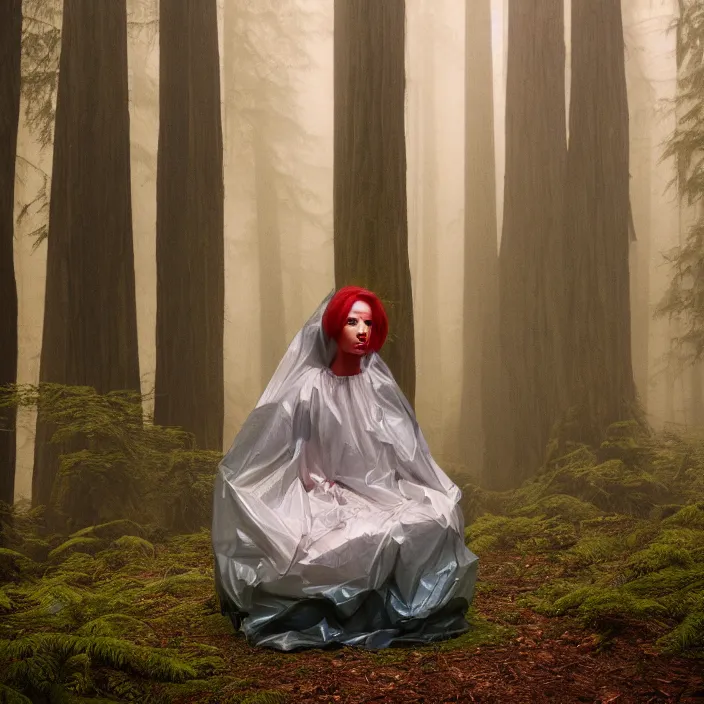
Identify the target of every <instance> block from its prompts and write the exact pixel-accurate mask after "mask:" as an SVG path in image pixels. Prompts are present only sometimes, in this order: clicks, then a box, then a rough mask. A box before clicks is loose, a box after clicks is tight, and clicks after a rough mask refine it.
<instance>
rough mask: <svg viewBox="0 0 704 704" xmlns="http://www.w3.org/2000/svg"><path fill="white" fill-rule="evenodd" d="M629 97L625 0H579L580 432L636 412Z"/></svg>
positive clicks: (574, 245)
mask: <svg viewBox="0 0 704 704" xmlns="http://www.w3.org/2000/svg"><path fill="white" fill-rule="evenodd" d="M628 132H629V130H628V103H627V98H626V75H625V66H624V43H623V27H622V23H621V3H620V0H599V2H594V0H573V2H572V90H571V99H570V144H569V154H568V165H567V183H568V218H569V219H568V227H567V234H568V238H569V239H568V242H567V247H566V253H567V264H568V266H567V269H566V274H567V277H568V280H569V282H570V288H569V291H570V293H571V297H570V320H571V321H572V336H571V345H570V367H569V371H570V377H569V380H570V391H571V406H572V407H574V408H577V409H579V415H578V417H577V418H576V419H575V421H576V422H575V430H576V432H577V437H578V439H581V440H583V441H585V442H589V443H598V442H600V441H601V439H602V438H603V433H604V431H605V429H606V427H607V426H608V425H609V424H611V423H614V422H616V421H620V420H626V419H629V418H633V417H634V414H635V412H636V391H635V384H634V381H633V368H632V361H631V336H630V333H631V320H630V317H631V316H630V301H629V271H628V249H629V175H628V168H629V163H628V159H629V145H628V139H629V137H628Z"/></svg>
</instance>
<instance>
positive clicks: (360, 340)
mask: <svg viewBox="0 0 704 704" xmlns="http://www.w3.org/2000/svg"><path fill="white" fill-rule="evenodd" d="M371 336H372V309H371V306H370V305H369V304H368V303H365V302H364V301H355V302H354V304H353V305H352V307H351V308H350V312H349V313H348V314H347V320H346V321H345V325H344V326H343V328H342V332H341V333H340V337H339V338H338V340H337V344H338V346H339V347H340V349H341V350H342V351H343V352H346V353H347V354H354V355H359V356H360V357H362V356H364V355H365V354H367V352H369V341H370V339H371Z"/></svg>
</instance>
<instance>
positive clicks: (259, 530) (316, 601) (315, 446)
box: [212, 294, 478, 650]
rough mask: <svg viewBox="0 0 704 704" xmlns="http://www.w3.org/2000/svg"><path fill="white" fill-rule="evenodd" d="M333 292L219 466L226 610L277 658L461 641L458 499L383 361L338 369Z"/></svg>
mask: <svg viewBox="0 0 704 704" xmlns="http://www.w3.org/2000/svg"><path fill="white" fill-rule="evenodd" d="M331 295H332V294H331ZM331 295H330V296H328V297H327V298H326V299H325V300H324V301H323V303H322V304H321V305H320V307H319V308H318V310H317V311H316V312H315V314H314V315H313V316H312V318H311V319H310V320H309V321H308V322H307V323H306V324H305V325H304V326H303V328H302V329H301V330H300V331H299V333H298V334H297V335H296V337H295V338H294V340H293V342H292V343H291V345H290V346H289V348H288V350H287V352H286V354H285V355H284V358H283V359H282V361H281V363H280V364H279V366H278V368H277V370H276V372H275V374H274V376H273V377H272V379H271V381H270V382H269V385H268V386H267V388H266V391H265V392H264V394H263V395H262V397H261V398H260V399H259V402H258V403H257V406H256V408H255V409H254V411H253V412H252V413H251V414H250V416H249V417H248V418H247V420H246V421H245V423H244V425H243V427H242V429H241V430H240V432H239V434H238V435H237V437H236V438H235V441H234V444H233V446H232V448H231V449H230V451H229V452H228V453H227V455H226V456H225V458H224V459H223V461H222V463H221V464H220V468H219V472H218V476H217V479H216V484H215V490H214V506H213V531H212V536H213V548H214V551H215V573H216V586H217V590H218V595H219V598H220V603H221V608H222V611H223V613H226V614H229V615H230V617H231V618H232V620H233V623H234V624H235V626H236V627H237V626H239V625H240V623H241V625H242V628H243V630H244V633H245V635H246V636H247V639H248V641H249V642H250V643H252V644H256V645H262V646H269V647H273V648H276V649H279V650H293V649H297V648H304V647H321V646H326V645H332V644H335V643H337V644H346V645H359V646H364V647H369V648H383V647H387V646H389V645H392V644H394V643H397V642H416V643H418V642H421V643H422V642H430V641H433V640H438V639H442V638H448V637H451V636H454V635H458V634H460V633H463V632H464V631H466V630H467V629H468V625H467V622H466V620H465V618H464V614H465V612H466V610H467V607H468V606H469V603H470V602H471V599H472V594H473V591H474V584H475V580H476V573H477V566H478V563H477V557H476V556H475V555H474V554H472V553H471V552H470V551H469V550H468V549H467V548H466V547H465V545H464V539H463V536H464V521H463V517H462V513H461V511H460V508H459V505H458V504H459V500H460V496H461V494H460V491H459V489H458V488H457V486H456V485H455V484H454V483H453V482H452V481H451V480H450V479H449V478H448V477H447V476H446V475H445V473H444V472H443V471H442V469H440V467H438V465H437V464H436V463H435V461H434V460H433V458H432V456H431V454H430V451H429V449H428V446H427V444H426V442H425V440H424V439H423V435H422V433H421V431H420V428H419V427H418V423H417V422H416V419H415V415H414V413H413V409H412V408H411V407H410V405H409V404H408V401H407V400H406V398H405V397H404V395H403V393H402V392H401V390H400V389H399V387H398V385H397V384H396V382H395V381H394V379H393V376H392V375H391V372H390V371H389V369H388V367H387V366H386V364H385V363H384V362H383V360H382V359H381V357H380V356H379V355H378V354H376V353H371V354H369V355H367V356H366V357H365V358H364V360H363V362H362V372H361V373H360V374H358V375H356V376H349V377H338V376H336V375H335V374H334V373H333V372H332V371H331V370H330V369H329V366H328V365H329V364H330V362H331V361H332V359H333V357H334V353H335V343H334V341H331V340H329V339H328V338H327V336H326V335H325V334H324V332H323V330H322V327H321V318H322V314H323V312H324V310H325V306H326V305H327V303H328V301H329V300H330V298H331Z"/></svg>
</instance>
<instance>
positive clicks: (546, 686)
mask: <svg viewBox="0 0 704 704" xmlns="http://www.w3.org/2000/svg"><path fill="white" fill-rule="evenodd" d="M622 425H623V424H622ZM629 429H630V426H628V425H626V426H624V427H616V426H614V429H613V430H612V431H611V434H610V436H609V437H610V438H611V439H609V440H608V441H607V442H605V443H604V444H603V445H602V446H601V448H599V450H598V451H596V452H595V451H592V450H590V449H589V448H587V447H585V446H577V447H576V448H568V452H567V453H566V454H563V455H560V456H559V457H557V458H556V459H554V460H551V461H550V464H549V466H548V467H547V468H546V469H545V470H544V471H541V473H539V474H538V475H537V476H536V477H535V478H533V479H531V480H529V481H527V482H525V483H524V484H523V485H522V486H521V487H519V488H518V489H516V490H513V491H511V492H504V493H496V492H491V491H488V490H484V489H481V488H479V487H477V486H474V487H473V486H472V485H471V484H466V485H465V486H463V492H464V497H465V498H464V499H463V502H464V503H463V505H462V508H463V510H464V511H465V518H466V523H467V530H466V533H465V538H466V540H467V544H468V545H469V547H470V549H471V550H472V551H473V552H475V553H476V554H477V555H478V556H479V576H478V581H477V587H476V591H475V598H474V603H473V605H472V608H471V609H470V613H469V614H468V619H469V621H470V625H471V628H470V630H469V631H468V632H467V633H466V634H464V635H463V636H461V637H459V638H455V639H453V640H448V641H445V642H442V643H437V644H433V645H427V646H424V647H402V648H390V649H387V650H380V651H367V650H362V649H357V648H336V649H329V650H308V651H302V652H296V653H281V652H277V651H274V650H269V649H263V648H253V647H251V646H249V645H248V644H247V642H246V640H245V638H244V636H243V635H242V633H241V632H239V633H236V632H235V631H234V629H233V627H232V625H231V623H230V621H229V620H228V619H227V618H225V617H223V616H222V615H221V614H220V610H219V606H218V603H217V598H216V596H215V588H214V582H213V559H212V544H211V535H210V531H209V530H207V529H205V528H204V529H202V530H200V531H199V532H197V533H192V534H170V533H168V531H166V530H165V529H163V528H159V527H156V526H153V527H146V526H141V525H138V524H137V523H135V522H133V520H131V519H120V520H113V521H110V522H108V523H104V524H100V525H95V526H88V527H86V528H83V529H81V530H79V531H77V532H75V533H73V534H71V535H70V536H68V537H66V536H65V535H45V534H44V533H42V532H41V531H38V530H36V529H35V528H33V527H32V526H33V525H34V524H33V523H32V521H34V520H35V519H34V518H32V517H31V516H30V515H29V514H28V515H27V517H25V518H22V515H23V514H19V513H18V514H17V515H16V517H15V519H14V523H13V524H12V526H11V525H10V523H7V524H6V525H5V527H4V528H3V530H4V533H0V537H2V536H3V535H4V537H5V540H6V544H7V545H8V547H6V548H5V547H0V702H8V703H9V704H13V703H14V704H37V703H38V702H43V703H45V702H51V704H59V703H61V704H63V703H64V702H65V703H69V702H70V704H110V703H113V702H137V703H139V704H303V703H310V704H336V703H339V704H362V703H363V702H399V703H401V702H403V703H404V704H406V703H407V704H417V703H420V702H422V703H423V704H441V703H442V702H486V703H492V702H501V703H503V702H511V703H514V702H515V703H517V704H520V703H523V702H526V703H531V704H532V703H541V702H556V703H558V704H560V703H563V702H564V703H571V702H592V703H594V704H630V703H638V704H640V703H646V704H647V703H649V702H680V703H683V704H684V703H687V702H697V701H704V438H698V439H695V440H691V441H690V440H683V439H680V438H678V437H676V436H665V437H663V438H655V439H653V440H646V441H642V442H643V444H638V443H639V441H638V438H637V437H635V438H634V437H631V436H630V435H628V434H627V432H630V430H629ZM614 454H617V457H614ZM208 491H209V489H208ZM0 518H1V516H0ZM1 523H2V521H0V524H1ZM47 695H50V696H49V697H48V698H47Z"/></svg>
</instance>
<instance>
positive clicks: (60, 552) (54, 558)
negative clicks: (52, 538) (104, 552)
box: [49, 537, 105, 562]
mask: <svg viewBox="0 0 704 704" xmlns="http://www.w3.org/2000/svg"><path fill="white" fill-rule="evenodd" d="M104 546H105V541H103V540H100V539H99V538H89V537H76V538H69V540H67V541H66V542H64V543H61V545H59V547H57V548H54V549H53V550H52V551H51V552H50V553H49V561H50V562H58V561H60V560H62V559H65V558H66V557H68V555H70V554H72V553H74V552H85V553H88V554H89V555H94V554H95V553H96V552H98V551H99V550H100V549H101V548H102V547H104Z"/></svg>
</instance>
